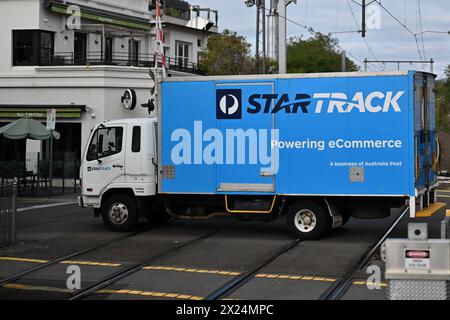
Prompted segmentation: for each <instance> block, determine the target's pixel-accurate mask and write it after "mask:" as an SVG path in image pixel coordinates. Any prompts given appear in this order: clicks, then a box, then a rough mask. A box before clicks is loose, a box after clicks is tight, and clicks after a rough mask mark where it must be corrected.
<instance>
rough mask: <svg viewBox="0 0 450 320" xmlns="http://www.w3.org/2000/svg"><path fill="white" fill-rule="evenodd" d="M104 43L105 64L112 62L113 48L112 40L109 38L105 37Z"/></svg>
mask: <svg viewBox="0 0 450 320" xmlns="http://www.w3.org/2000/svg"><path fill="white" fill-rule="evenodd" d="M105 40H106V43H105V63H112V62H113V51H114V50H113V48H114V39H113V38H111V37H106V39H105Z"/></svg>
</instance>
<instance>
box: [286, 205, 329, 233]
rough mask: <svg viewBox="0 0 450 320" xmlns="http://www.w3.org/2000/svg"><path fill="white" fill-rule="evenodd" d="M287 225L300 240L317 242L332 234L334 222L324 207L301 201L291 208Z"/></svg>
mask: <svg viewBox="0 0 450 320" xmlns="http://www.w3.org/2000/svg"><path fill="white" fill-rule="evenodd" d="M286 223H287V227H288V229H289V230H290V231H291V232H292V233H293V234H294V235H295V236H296V237H298V238H299V239H301V240H315V239H319V238H321V237H323V236H325V235H326V234H328V233H329V232H330V230H331V227H332V223H333V221H332V219H331V216H330V214H329V212H328V210H327V209H326V207H325V206H324V205H322V204H320V203H318V202H314V201H299V202H296V203H294V204H293V205H292V206H291V207H290V208H289V211H288V213H287V217H286Z"/></svg>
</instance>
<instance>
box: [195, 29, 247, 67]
mask: <svg viewBox="0 0 450 320" xmlns="http://www.w3.org/2000/svg"><path fill="white" fill-rule="evenodd" d="M250 49H251V45H250V43H248V42H247V40H246V39H245V37H243V36H240V35H238V34H237V33H236V32H234V31H230V30H227V29H225V30H224V31H223V33H221V34H215V35H212V36H211V37H209V39H208V46H207V49H206V51H205V52H203V53H202V55H201V60H200V69H201V70H202V71H203V72H204V73H205V74H206V75H238V74H251V73H254V65H255V63H254V58H252V57H251V55H250Z"/></svg>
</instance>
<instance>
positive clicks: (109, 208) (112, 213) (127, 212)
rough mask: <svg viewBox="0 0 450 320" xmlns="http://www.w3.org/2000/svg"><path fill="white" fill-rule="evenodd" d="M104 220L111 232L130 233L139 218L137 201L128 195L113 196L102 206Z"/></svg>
mask: <svg viewBox="0 0 450 320" xmlns="http://www.w3.org/2000/svg"><path fill="white" fill-rule="evenodd" d="M102 218H103V222H104V223H105V225H106V226H107V227H108V228H109V229H110V230H113V231H119V232H127V231H130V230H132V229H133V228H134V227H136V224H137V222H138V218H139V215H138V208H137V204H136V201H135V200H134V199H132V198H131V197H130V196H128V195H126V194H117V195H112V196H110V197H109V198H108V199H107V200H106V201H105V204H104V205H103V206H102Z"/></svg>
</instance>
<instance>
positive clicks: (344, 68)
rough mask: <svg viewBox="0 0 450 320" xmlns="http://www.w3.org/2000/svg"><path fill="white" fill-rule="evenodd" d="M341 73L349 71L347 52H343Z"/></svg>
mask: <svg viewBox="0 0 450 320" xmlns="http://www.w3.org/2000/svg"><path fill="white" fill-rule="evenodd" d="M341 71H342V72H345V71H347V57H346V55H345V51H342V53H341Z"/></svg>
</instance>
